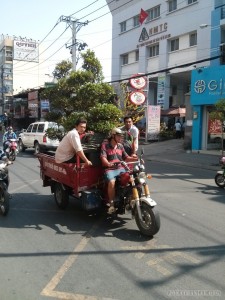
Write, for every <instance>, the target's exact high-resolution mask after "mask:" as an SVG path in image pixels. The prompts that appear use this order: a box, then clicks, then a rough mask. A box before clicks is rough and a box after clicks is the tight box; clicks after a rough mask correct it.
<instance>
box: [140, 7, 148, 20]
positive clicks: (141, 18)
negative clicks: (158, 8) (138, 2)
mask: <svg viewBox="0 0 225 300" xmlns="http://www.w3.org/2000/svg"><path fill="white" fill-rule="evenodd" d="M147 17H148V13H147V12H146V11H144V10H143V9H141V12H140V15H139V23H141V24H142V23H143V22H144V20H145V19H146V18H147Z"/></svg>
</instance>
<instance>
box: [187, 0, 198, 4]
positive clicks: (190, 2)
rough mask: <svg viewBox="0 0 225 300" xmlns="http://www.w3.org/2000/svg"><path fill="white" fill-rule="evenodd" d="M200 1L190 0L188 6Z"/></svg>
mask: <svg viewBox="0 0 225 300" xmlns="http://www.w3.org/2000/svg"><path fill="white" fill-rule="evenodd" d="M197 1H198V0H188V4H192V3H194V2H197Z"/></svg>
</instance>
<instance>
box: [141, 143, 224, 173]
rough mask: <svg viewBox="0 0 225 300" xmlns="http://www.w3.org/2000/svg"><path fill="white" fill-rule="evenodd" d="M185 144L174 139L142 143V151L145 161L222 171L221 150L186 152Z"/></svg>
mask: <svg viewBox="0 0 225 300" xmlns="http://www.w3.org/2000/svg"><path fill="white" fill-rule="evenodd" d="M183 143H184V142H183V140H182V139H181V140H176V139H172V140H167V141H162V142H153V143H147V144H146V143H143V142H140V149H141V148H143V149H144V153H145V159H147V160H151V161H155V162H156V161H158V162H166V163H171V164H175V165H183V166H192V167H196V168H201V169H202V168H203V169H208V170H214V171H216V170H219V169H220V166H219V158H220V157H221V152H220V151H219V150H218V151H216V150H214V151H200V152H199V153H192V152H190V151H189V152H187V151H186V150H184V148H183Z"/></svg>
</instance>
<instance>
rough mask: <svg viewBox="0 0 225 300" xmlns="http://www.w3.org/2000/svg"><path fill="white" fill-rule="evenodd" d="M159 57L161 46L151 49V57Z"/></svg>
mask: <svg viewBox="0 0 225 300" xmlns="http://www.w3.org/2000/svg"><path fill="white" fill-rule="evenodd" d="M158 55H159V44H157V45H154V46H151V47H149V57H154V56H158Z"/></svg>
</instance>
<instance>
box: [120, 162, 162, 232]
mask: <svg viewBox="0 0 225 300" xmlns="http://www.w3.org/2000/svg"><path fill="white" fill-rule="evenodd" d="M120 163H121V165H122V166H123V167H124V168H125V170H126V172H125V173H121V174H120V175H119V176H117V178H116V184H115V189H116V199H115V201H114V206H115V209H116V211H115V214H121V215H122V214H125V213H126V211H130V212H131V215H132V218H134V219H135V221H136V224H137V226H138V228H139V230H140V232H141V233H142V234H143V235H145V236H153V235H155V234H156V233H157V232H158V231H159V229H160V216H159V213H158V211H157V210H156V208H155V206H156V205H157V204H156V202H155V201H154V200H153V199H152V198H151V196H150V191H149V188H148V185H147V182H146V179H147V178H148V179H151V175H148V174H146V173H145V166H144V162H143V159H142V158H141V159H140V160H139V162H138V163H135V164H136V165H134V166H133V168H132V169H130V168H129V166H128V164H127V163H126V162H124V161H121V162H120ZM118 164H119V163H116V164H115V165H118ZM130 164H132V163H129V165H130Z"/></svg>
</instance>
